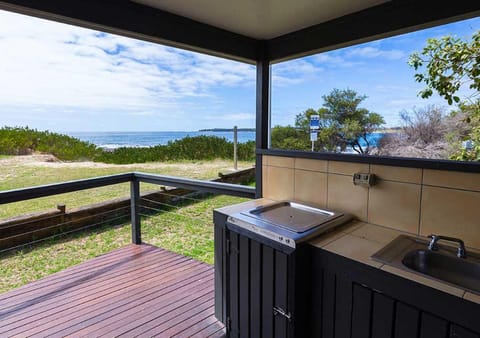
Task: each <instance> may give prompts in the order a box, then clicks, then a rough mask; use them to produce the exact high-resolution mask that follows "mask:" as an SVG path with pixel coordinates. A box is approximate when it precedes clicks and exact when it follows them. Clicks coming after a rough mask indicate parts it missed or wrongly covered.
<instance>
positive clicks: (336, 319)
mask: <svg viewBox="0 0 480 338" xmlns="http://www.w3.org/2000/svg"><path fill="white" fill-rule="evenodd" d="M312 271H313V273H312V284H313V285H315V287H314V288H312V304H314V305H313V306H312V313H311V318H310V320H311V323H312V326H311V333H310V336H311V337H322V338H333V337H352V338H357V337H358V338H361V337H368V338H389V337H394V338H447V337H451V338H453V337H458V338H473V337H475V338H480V334H479V333H480V305H478V304H475V303H472V302H469V301H466V300H463V299H461V298H459V297H456V296H453V295H449V294H446V293H443V292H441V291H438V290H435V289H432V288H429V287H426V286H424V285H421V284H419V283H415V282H412V281H409V280H406V279H403V278H401V277H397V276H394V275H391V274H389V273H386V272H384V271H381V270H379V269H377V268H373V267H370V266H367V265H364V264H360V263H357V262H354V261H351V260H349V259H346V258H344V257H341V256H338V255H335V254H332V253H329V252H326V251H324V250H321V249H317V248H312Z"/></svg>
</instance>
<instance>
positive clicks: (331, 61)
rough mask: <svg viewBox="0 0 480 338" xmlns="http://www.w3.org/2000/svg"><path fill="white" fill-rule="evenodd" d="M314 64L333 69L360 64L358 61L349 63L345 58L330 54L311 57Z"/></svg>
mask: <svg viewBox="0 0 480 338" xmlns="http://www.w3.org/2000/svg"><path fill="white" fill-rule="evenodd" d="M312 58H313V60H314V62H316V63H318V64H320V65H330V66H334V67H353V66H358V65H360V64H362V63H361V62H359V61H350V60H347V59H346V58H345V57H342V56H339V55H332V54H331V53H328V52H327V53H322V54H317V55H315V56H313V57H312Z"/></svg>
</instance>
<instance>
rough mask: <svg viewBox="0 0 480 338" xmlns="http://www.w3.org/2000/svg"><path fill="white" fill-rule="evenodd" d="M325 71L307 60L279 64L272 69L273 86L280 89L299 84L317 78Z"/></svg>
mask: <svg viewBox="0 0 480 338" xmlns="http://www.w3.org/2000/svg"><path fill="white" fill-rule="evenodd" d="M323 70H324V69H323V68H322V67H319V66H317V65H315V64H313V63H311V62H309V61H308V60H305V59H295V60H292V61H286V62H282V63H278V64H276V65H274V66H273V67H272V84H273V85H274V86H279V87H283V86H290V85H295V84H299V83H302V82H304V81H308V80H309V79H312V78H315V77H317V76H318V75H319V74H320V73H322V72H323Z"/></svg>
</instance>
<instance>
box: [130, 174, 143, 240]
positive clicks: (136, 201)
mask: <svg viewBox="0 0 480 338" xmlns="http://www.w3.org/2000/svg"><path fill="white" fill-rule="evenodd" d="M130 209H131V220H132V243H134V244H141V243H142V234H141V223H140V213H139V211H140V182H139V181H138V179H136V178H134V179H132V181H130Z"/></svg>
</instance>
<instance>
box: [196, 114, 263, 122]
mask: <svg viewBox="0 0 480 338" xmlns="http://www.w3.org/2000/svg"><path fill="white" fill-rule="evenodd" d="M203 118H204V119H205V120H209V121H212V120H222V121H253V120H255V115H253V114H251V113H233V114H218V115H206V116H205V117H203Z"/></svg>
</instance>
